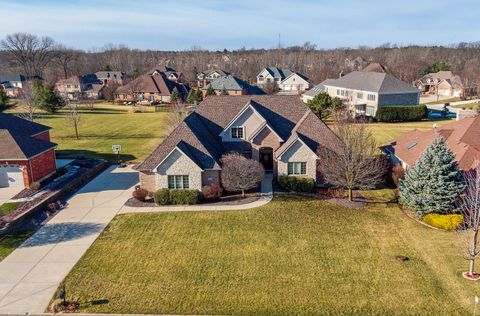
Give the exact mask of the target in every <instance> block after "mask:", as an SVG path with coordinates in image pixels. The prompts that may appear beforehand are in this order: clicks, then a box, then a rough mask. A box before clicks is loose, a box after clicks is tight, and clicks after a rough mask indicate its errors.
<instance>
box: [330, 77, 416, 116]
mask: <svg viewBox="0 0 480 316" xmlns="http://www.w3.org/2000/svg"><path fill="white" fill-rule="evenodd" d="M322 85H323V86H324V87H325V88H324V92H327V93H328V94H329V95H330V96H332V97H338V98H340V99H342V100H343V101H344V103H345V104H347V106H349V107H350V109H351V110H352V111H354V112H355V113H356V114H357V115H366V116H375V114H376V112H377V109H378V108H379V107H381V106H402V105H404V106H408V105H417V104H418V103H419V101H420V90H418V88H416V87H414V86H412V85H410V84H408V83H406V82H404V81H402V80H400V79H398V78H395V77H394V76H392V75H391V74H388V73H379V72H373V71H353V72H351V73H349V74H347V75H345V76H343V77H341V78H338V79H327V80H325V81H324V82H322Z"/></svg>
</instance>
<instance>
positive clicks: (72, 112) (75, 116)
mask: <svg viewBox="0 0 480 316" xmlns="http://www.w3.org/2000/svg"><path fill="white" fill-rule="evenodd" d="M66 119H67V123H68V124H69V125H70V126H71V127H73V128H74V129H75V138H76V139H79V138H80V137H79V136H78V126H79V125H80V113H79V112H78V105H77V104H70V105H69V106H68V112H67V114H66Z"/></svg>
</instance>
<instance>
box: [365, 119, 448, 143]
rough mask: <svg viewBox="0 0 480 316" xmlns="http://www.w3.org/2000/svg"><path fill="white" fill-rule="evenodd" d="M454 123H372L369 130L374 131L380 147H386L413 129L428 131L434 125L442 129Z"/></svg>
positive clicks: (442, 121) (441, 121) (440, 121)
mask: <svg viewBox="0 0 480 316" xmlns="http://www.w3.org/2000/svg"><path fill="white" fill-rule="evenodd" d="M452 122H454V120H449V119H444V120H432V121H421V122H400V123H371V124H368V128H369V129H370V130H371V131H372V133H373V136H375V138H376V140H377V143H378V145H386V144H388V143H389V142H390V141H392V140H394V139H395V138H397V137H398V136H400V135H402V134H404V133H406V132H409V131H411V130H413V129H419V130H423V131H426V130H429V129H432V128H433V124H437V126H439V127H440V126H442V125H445V124H448V123H452Z"/></svg>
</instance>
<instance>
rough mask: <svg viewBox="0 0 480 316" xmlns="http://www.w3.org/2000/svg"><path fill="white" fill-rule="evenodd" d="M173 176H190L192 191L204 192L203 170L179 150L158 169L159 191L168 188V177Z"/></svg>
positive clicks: (157, 181) (157, 183) (157, 182)
mask: <svg viewBox="0 0 480 316" xmlns="http://www.w3.org/2000/svg"><path fill="white" fill-rule="evenodd" d="M172 175H179V176H180V175H188V176H189V182H190V183H189V186H190V189H197V190H202V170H201V169H200V167H198V166H197V165H196V164H195V163H194V162H193V161H192V160H191V159H190V158H188V157H187V156H185V155H184V154H183V153H182V152H181V151H179V150H178V149H175V150H174V151H173V152H172V153H171V154H170V155H169V156H168V157H167V158H166V159H165V160H164V161H163V162H162V163H161V164H160V165H159V166H158V167H157V173H156V178H155V182H156V187H157V189H160V188H168V176H172Z"/></svg>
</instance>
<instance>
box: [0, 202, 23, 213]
mask: <svg viewBox="0 0 480 316" xmlns="http://www.w3.org/2000/svg"><path fill="white" fill-rule="evenodd" d="M22 204H23V202H7V203H3V204H2V205H0V216H3V215H7V214H9V213H10V212H11V211H13V210H15V209H16V208H17V207H19V206H20V205H22Z"/></svg>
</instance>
